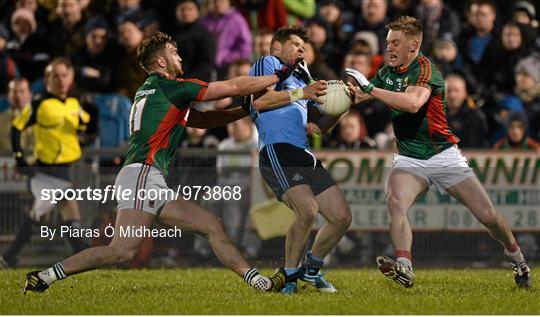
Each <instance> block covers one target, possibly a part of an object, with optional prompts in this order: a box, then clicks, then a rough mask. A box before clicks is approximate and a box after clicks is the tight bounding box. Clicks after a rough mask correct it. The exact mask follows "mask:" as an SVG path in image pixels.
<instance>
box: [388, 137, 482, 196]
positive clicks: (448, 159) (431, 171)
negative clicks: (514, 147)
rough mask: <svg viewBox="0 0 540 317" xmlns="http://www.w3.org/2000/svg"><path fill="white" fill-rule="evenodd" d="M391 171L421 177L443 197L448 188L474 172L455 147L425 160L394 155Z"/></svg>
mask: <svg viewBox="0 0 540 317" xmlns="http://www.w3.org/2000/svg"><path fill="white" fill-rule="evenodd" d="M392 169H402V170H406V171H408V172H411V173H413V174H414V175H417V176H420V177H422V178H423V179H425V180H426V181H427V182H428V184H429V185H431V184H434V185H435V187H436V188H437V190H439V192H440V193H441V194H443V195H448V193H447V191H446V189H447V188H448V187H451V186H454V185H456V184H458V183H460V182H462V181H464V180H466V179H467V178H469V177H472V176H474V171H473V170H472V168H470V167H469V164H468V163H467V159H466V158H465V157H464V156H463V155H462V154H461V151H460V150H459V149H458V147H457V146H452V147H450V148H448V149H446V150H444V151H442V152H441V153H439V154H437V155H434V156H432V157H431V158H429V159H427V160H420V159H415V158H412V157H408V156H403V155H399V154H394V159H393V161H392Z"/></svg>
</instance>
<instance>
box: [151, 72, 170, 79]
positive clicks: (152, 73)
mask: <svg viewBox="0 0 540 317" xmlns="http://www.w3.org/2000/svg"><path fill="white" fill-rule="evenodd" d="M149 76H157V77H165V78H167V79H169V80H173V79H174V78H172V77H171V76H169V75H166V74H163V73H160V72H151V73H150V75H149Z"/></svg>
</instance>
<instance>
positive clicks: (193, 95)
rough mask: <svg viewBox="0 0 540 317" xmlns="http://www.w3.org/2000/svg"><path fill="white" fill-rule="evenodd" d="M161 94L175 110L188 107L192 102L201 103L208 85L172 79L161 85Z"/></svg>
mask: <svg viewBox="0 0 540 317" xmlns="http://www.w3.org/2000/svg"><path fill="white" fill-rule="evenodd" d="M161 88H162V89H163V93H164V94H165V97H167V99H169V101H170V102H171V103H172V104H174V105H175V106H176V107H177V108H179V109H182V108H185V107H189V105H190V104H191V103H192V102H194V101H201V100H202V98H203V97H204V94H205V92H206V89H207V88H208V83H206V82H204V81H200V80H197V79H173V80H166V81H164V82H163V83H162V84H161Z"/></svg>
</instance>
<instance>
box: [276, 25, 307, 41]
mask: <svg viewBox="0 0 540 317" xmlns="http://www.w3.org/2000/svg"><path fill="white" fill-rule="evenodd" d="M291 35H296V36H298V37H299V38H301V39H302V40H303V41H304V42H305V41H307V40H309V35H308V34H307V31H306V29H305V28H304V27H302V26H296V25H295V26H284V27H282V28H279V29H278V30H277V31H276V34H274V37H272V42H270V43H274V42H275V41H278V42H279V43H281V44H283V43H285V42H287V40H289V38H290V37H291ZM270 45H272V44H270Z"/></svg>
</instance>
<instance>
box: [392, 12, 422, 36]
mask: <svg viewBox="0 0 540 317" xmlns="http://www.w3.org/2000/svg"><path fill="white" fill-rule="evenodd" d="M386 28H387V29H389V30H392V31H401V32H403V33H405V35H407V36H421V35H422V31H423V29H422V23H421V22H420V20H418V19H416V18H413V17H410V16H408V15H404V16H401V17H400V18H399V19H397V20H395V21H393V22H390V23H388V24H387V25H386Z"/></svg>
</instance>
